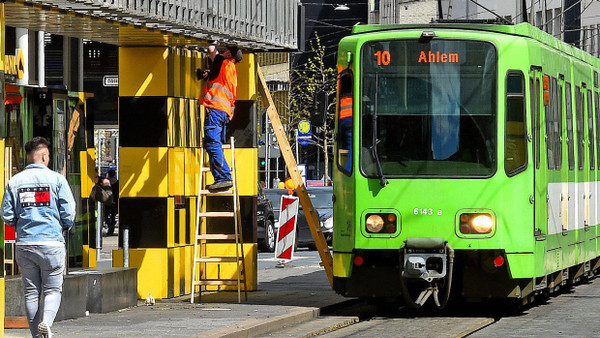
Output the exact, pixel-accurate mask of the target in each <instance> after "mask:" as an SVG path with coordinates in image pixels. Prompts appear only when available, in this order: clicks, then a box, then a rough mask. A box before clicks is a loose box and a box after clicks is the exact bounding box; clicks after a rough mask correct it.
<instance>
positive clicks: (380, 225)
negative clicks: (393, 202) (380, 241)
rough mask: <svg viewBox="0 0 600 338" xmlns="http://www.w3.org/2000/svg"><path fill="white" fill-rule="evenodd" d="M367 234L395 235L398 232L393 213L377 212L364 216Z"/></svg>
mask: <svg viewBox="0 0 600 338" xmlns="http://www.w3.org/2000/svg"><path fill="white" fill-rule="evenodd" d="M365 228H366V230H367V233H378V234H395V233H396V232H397V230H398V217H397V216H396V215H395V214H394V213H387V212H378V213H368V214H366V215H365Z"/></svg>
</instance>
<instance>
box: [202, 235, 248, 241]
mask: <svg viewBox="0 0 600 338" xmlns="http://www.w3.org/2000/svg"><path fill="white" fill-rule="evenodd" d="M236 237H238V235H236V234H202V235H198V240H234V239H236Z"/></svg>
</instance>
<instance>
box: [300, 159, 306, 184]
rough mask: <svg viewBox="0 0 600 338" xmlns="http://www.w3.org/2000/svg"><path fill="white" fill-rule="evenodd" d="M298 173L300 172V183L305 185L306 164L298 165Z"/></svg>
mask: <svg viewBox="0 0 600 338" xmlns="http://www.w3.org/2000/svg"><path fill="white" fill-rule="evenodd" d="M298 172H300V176H301V177H302V182H304V185H306V164H298Z"/></svg>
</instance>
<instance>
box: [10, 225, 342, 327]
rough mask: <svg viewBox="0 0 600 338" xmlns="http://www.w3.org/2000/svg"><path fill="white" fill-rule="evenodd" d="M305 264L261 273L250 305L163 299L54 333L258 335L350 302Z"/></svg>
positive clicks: (232, 296) (227, 295) (227, 299)
mask: <svg viewBox="0 0 600 338" xmlns="http://www.w3.org/2000/svg"><path fill="white" fill-rule="evenodd" d="M111 238H112V237H108V239H109V241H110V239H111ZM106 239H107V237H105V240H106ZM107 244H108V243H107V242H105V247H106V246H107ZM313 253H314V252H313ZM313 253H307V255H308V254H313ZM315 254H316V253H315ZM301 263H302V261H301V259H298V261H294V262H291V263H289V264H287V265H286V267H285V268H276V267H268V268H265V269H260V270H259V272H258V279H259V281H258V291H254V292H249V293H248V301H244V300H243V295H242V303H241V304H238V303H237V292H218V293H216V292H215V293H210V294H204V295H203V296H202V299H201V302H199V303H194V304H191V303H190V297H189V295H188V296H186V297H179V298H173V299H164V300H158V301H157V302H156V304H155V305H153V306H146V305H144V304H143V302H142V301H139V302H138V306H137V307H133V308H128V309H123V310H120V311H116V312H111V313H104V314H91V315H90V316H88V317H85V318H79V319H71V320H65V321H60V322H56V323H54V326H53V328H52V329H53V332H54V333H55V334H56V336H57V337H75V336H79V337H81V336H84V337H123V336H125V337H133V336H139V335H142V336H147V335H153V336H159V337H199V336H202V337H222V336H236V337H239V336H256V335H261V334H263V333H265V332H267V331H272V330H275V329H278V328H281V327H283V326H285V325H290V324H297V323H300V322H302V321H306V320H310V319H312V318H315V317H317V316H318V314H319V309H321V308H324V307H327V306H332V305H335V304H338V303H340V302H344V301H346V300H348V299H347V298H344V297H342V296H340V295H337V294H335V292H334V291H333V290H332V289H331V286H330V285H329V281H328V279H327V275H326V273H325V271H324V269H323V268H322V267H320V266H319V265H318V264H310V265H302V264H301ZM5 336H6V337H29V330H24V329H7V330H5Z"/></svg>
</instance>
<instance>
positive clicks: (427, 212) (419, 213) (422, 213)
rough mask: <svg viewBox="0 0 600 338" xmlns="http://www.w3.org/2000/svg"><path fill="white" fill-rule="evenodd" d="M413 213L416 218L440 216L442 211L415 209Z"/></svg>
mask: <svg viewBox="0 0 600 338" xmlns="http://www.w3.org/2000/svg"><path fill="white" fill-rule="evenodd" d="M413 213H414V214H415V215H417V216H434V215H437V216H442V214H443V213H442V210H439V209H438V210H437V211H436V210H433V209H432V208H425V209H421V208H415V209H414V210H413Z"/></svg>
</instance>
